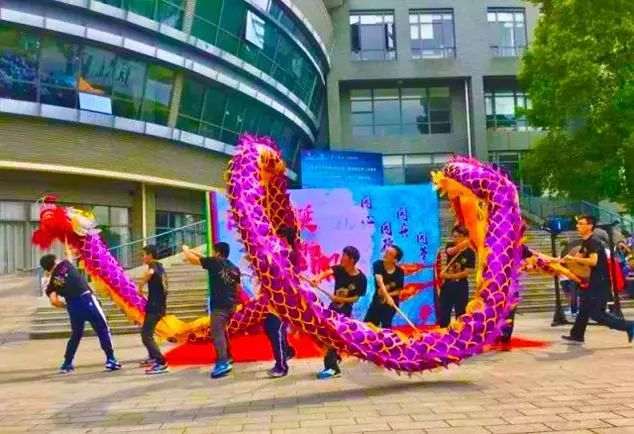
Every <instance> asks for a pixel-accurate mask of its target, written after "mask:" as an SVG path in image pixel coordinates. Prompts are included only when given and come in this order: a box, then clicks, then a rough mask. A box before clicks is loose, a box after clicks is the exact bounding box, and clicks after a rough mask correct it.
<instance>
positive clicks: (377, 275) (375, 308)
mask: <svg viewBox="0 0 634 434" xmlns="http://www.w3.org/2000/svg"><path fill="white" fill-rule="evenodd" d="M402 258H403V251H402V250H401V249H400V247H398V246H395V245H393V246H390V247H388V248H387V250H386V251H385V254H384V255H383V259H382V260H378V261H376V262H374V264H372V273H373V274H374V286H375V289H376V290H375V292H374V297H373V298H372V303H371V304H370V308H369V309H368V313H367V314H366V315H365V319H364V321H365V322H371V323H372V324H374V325H375V326H377V327H383V328H392V320H393V319H394V315H395V314H396V311H397V309H398V304H399V297H400V295H401V291H402V290H403V285H404V282H405V273H404V272H403V269H402V268H401V267H399V266H398V265H397V263H398V262H399V261H400V260H401V259H402Z"/></svg>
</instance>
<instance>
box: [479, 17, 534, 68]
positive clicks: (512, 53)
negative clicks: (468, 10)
mask: <svg viewBox="0 0 634 434" xmlns="http://www.w3.org/2000/svg"><path fill="white" fill-rule="evenodd" d="M487 23H488V26H489V29H488V32H489V50H490V54H491V56H492V57H521V56H522V54H523V53H524V50H525V49H526V45H527V41H528V35H527V29H526V9H525V8H498V7H491V8H487ZM508 28H510V29H511V32H510V33H508V34H507V36H509V39H510V40H511V41H510V42H509V43H507V44H505V45H503V44H502V37H503V33H502V32H503V29H508Z"/></svg>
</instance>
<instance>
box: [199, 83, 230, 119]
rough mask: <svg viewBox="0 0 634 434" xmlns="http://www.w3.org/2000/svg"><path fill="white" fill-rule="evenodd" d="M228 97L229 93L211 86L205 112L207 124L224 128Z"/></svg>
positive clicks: (204, 117) (207, 95)
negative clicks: (223, 122) (223, 121)
mask: <svg viewBox="0 0 634 434" xmlns="http://www.w3.org/2000/svg"><path fill="white" fill-rule="evenodd" d="M227 96H228V95H227V93H226V92H225V91H223V90H221V89H220V88H218V87H215V86H210V87H208V88H207V94H206V97H205V108H204V111H203V120H204V121H205V122H209V123H211V124H214V125H217V126H222V120H223V118H224V116H225V105H226V104H227Z"/></svg>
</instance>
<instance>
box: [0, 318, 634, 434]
mask: <svg viewBox="0 0 634 434" xmlns="http://www.w3.org/2000/svg"><path fill="white" fill-rule="evenodd" d="M5 307H6V306H5ZM630 316H634V313H632V312H630ZM3 320H6V317H5V318H0V321H3ZM549 323H550V316H549V315H544V314H541V315H539V314H530V315H529V314H526V315H521V316H518V321H517V334H518V335H520V336H522V337H525V338H532V339H539V340H544V341H550V342H553V345H552V346H550V347H549V348H545V349H520V350H514V351H512V352H489V353H487V354H484V355H481V356H478V357H475V358H473V359H471V360H469V361H467V362H465V363H464V365H463V366H460V367H451V368H450V369H448V370H442V371H439V372H432V373H425V374H424V375H423V376H414V377H412V378H411V379H410V378H408V377H407V376H401V377H399V376H397V375H396V374H394V373H389V372H385V371H382V370H380V369H378V368H376V367H374V366H373V365H369V364H365V363H360V362H358V361H356V360H354V359H347V360H346V361H345V362H344V376H343V377H341V378H338V379H334V380H330V381H317V380H315V379H314V374H315V372H317V370H318V369H320V368H321V361H320V360H317V359H310V360H293V361H291V364H292V370H291V374H290V375H289V376H288V377H286V378H282V379H278V380H270V379H268V378H266V375H265V370H266V369H267V368H269V367H270V363H246V364H237V365H236V367H235V373H234V374H232V375H231V376H229V377H227V378H224V379H220V380H211V379H209V378H208V377H207V373H208V367H186V368H174V369H173V370H172V372H171V373H170V374H167V375H163V376H154V377H148V376H144V375H143V374H142V372H141V370H140V369H139V368H137V367H136V362H137V361H138V360H139V359H141V358H142V357H143V356H144V355H145V353H144V350H143V349H142V346H141V342H140V338H139V337H138V336H115V344H116V346H117V349H118V356H119V358H120V359H121V361H122V362H123V363H124V364H125V365H126V366H125V367H124V370H123V371H121V372H115V373H107V372H103V365H102V362H103V360H102V354H101V352H100V350H99V347H98V342H97V341H96V339H95V338H87V339H85V340H84V341H83V342H82V344H81V346H80V348H79V352H78V357H77V360H76V366H77V370H76V371H75V372H74V373H72V374H70V375H66V376H61V375H57V374H56V373H55V372H56V369H57V368H58V366H59V364H60V362H61V355H62V353H63V350H64V345H65V341H64V340H50V341H28V340H9V341H6V342H4V343H2V344H0V432H2V433H9V432H24V431H27V432H42V433H44V432H47V433H49V432H60V433H75V432H82V433H83V432H91V433H92V432H138V431H150V432H161V433H163V432H174V433H208V432H221V433H222V432H249V433H256V432H259V433H289V434H291V433H332V434H334V433H345V434H349V433H358V432H372V433H382V432H390V433H392V432H393V433H469V434H477V433H524V432H553V431H557V432H569V433H572V432H574V433H590V432H595V433H621V432H633V433H634V379H632V378H630V375H631V373H632V372H633V368H634V357H633V355H634V348H632V346H630V345H628V343H627V340H626V336H625V333H621V332H614V331H610V330H607V329H604V328H602V327H598V326H590V327H589V330H588V334H587V343H586V345H585V346H574V345H566V344H563V343H560V341H559V339H558V337H559V335H560V334H562V333H564V332H565V331H567V327H566V328H563V327H559V328H551V327H550V326H549Z"/></svg>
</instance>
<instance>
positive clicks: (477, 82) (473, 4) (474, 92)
mask: <svg viewBox="0 0 634 434" xmlns="http://www.w3.org/2000/svg"><path fill="white" fill-rule="evenodd" d="M489 7H502V8H515V7H517V8H524V9H525V17H526V21H525V22H526V28H527V36H528V42H529V43H530V41H531V40H532V37H533V30H534V27H535V25H536V22H537V18H538V8H537V7H535V6H532V5H530V4H528V3H526V2H523V1H520V0H509V1H501V0H473V1H463V0H443V1H432V0H402V1H398V2H389V4H386V2H384V1H381V0H346V1H344V2H343V4H342V5H341V6H339V7H335V8H332V9H330V10H329V12H330V15H331V18H332V22H333V29H334V34H335V41H336V43H335V45H334V48H333V52H332V59H333V61H332V64H333V68H332V71H331V73H330V75H329V80H328V117H329V128H330V130H329V133H330V142H331V144H332V145H333V147H342V148H346V149H347V148H357V147H358V148H360V149H364V150H373V151H376V152H383V153H390V152H391V151H392V149H393V147H394V146H396V148H397V149H399V151H400V150H402V151H403V152H404V153H408V152H416V153H418V152H428V150H429V151H430V152H436V151H438V150H439V149H443V150H445V151H459V152H464V151H465V150H466V149H467V143H466V134H465V132H466V127H465V125H466V111H465V110H464V106H465V104H464V83H465V82H466V83H467V85H468V86H469V93H470V111H471V121H472V122H471V129H472V140H473V143H472V145H473V146H472V147H473V150H474V155H475V156H477V157H478V158H481V159H484V160H486V159H487V157H488V152H489V139H491V140H492V142H491V145H492V146H493V147H496V146H499V143H500V139H499V136H500V135H498V134H493V135H491V134H487V130H486V112H485V104H484V80H485V78H486V77H513V76H516V75H517V72H518V70H519V67H520V58H519V57H505V58H502V57H492V56H491V55H490V52H489V39H488V23H487V8H489ZM426 8H429V9H437V8H451V9H453V12H454V29H455V44H456V57H455V58H447V59H412V56H411V51H410V46H411V44H410V34H409V31H410V30H409V10H410V9H426ZM372 10H377V11H379V10H393V11H394V20H395V33H396V51H397V58H396V60H392V61H356V60H352V56H351V38H350V24H349V16H350V11H372ZM430 79H437V80H441V81H442V80H455V81H456V83H457V84H456V85H455V86H453V87H452V96H453V98H452V108H453V109H452V115H453V118H452V121H453V126H452V133H451V134H448V135H423V136H420V137H418V138H416V139H415V140H409V139H401V138H398V137H377V138H375V139H373V140H372V141H371V143H367V142H366V143H358V141H357V140H355V139H353V138H351V137H350V131H351V128H350V123H349V121H348V114H349V103H348V102H347V93H346V91H345V89H346V88H348V87H349V86H350V83H354V84H355V85H359V84H360V83H362V82H364V81H367V80H372V81H382V82H383V83H384V84H391V85H393V86H397V85H403V86H409V85H410V83H416V82H419V81H421V80H430ZM399 82H402V83H403V84H399ZM460 104H461V105H462V107H460ZM443 136H444V137H443ZM502 136H503V137H504V138H505V139H507V140H506V143H507V145H508V143H509V140H508V138H509V137H512V140H510V143H511V145H512V146H515V145H516V144H517V146H520V147H521V148H522V149H525V148H526V147H527V146H528V145H527V144H526V140H525V139H526V137H527V135H526V134H516V133H512V134H509V133H505V134H503V135H502ZM529 136H530V135H529ZM502 141H504V140H502ZM403 142H405V144H404V143H403ZM395 143H396V145H394V144H395ZM507 145H505V146H507Z"/></svg>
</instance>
